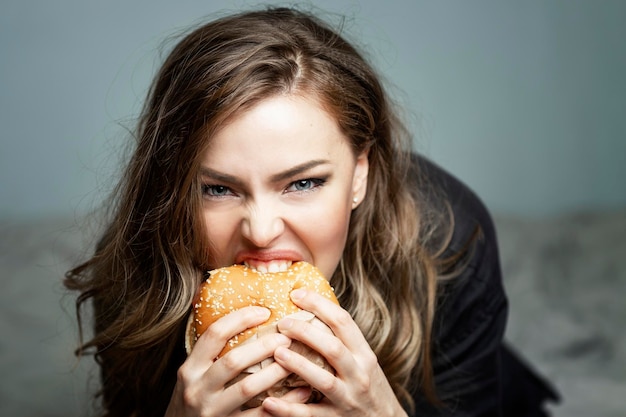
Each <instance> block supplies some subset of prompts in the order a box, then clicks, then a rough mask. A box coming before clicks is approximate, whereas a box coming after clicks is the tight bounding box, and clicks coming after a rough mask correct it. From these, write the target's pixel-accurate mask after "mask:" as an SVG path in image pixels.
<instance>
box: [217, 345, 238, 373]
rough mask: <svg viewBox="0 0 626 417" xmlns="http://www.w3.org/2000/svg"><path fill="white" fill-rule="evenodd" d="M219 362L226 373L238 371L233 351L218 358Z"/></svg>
mask: <svg viewBox="0 0 626 417" xmlns="http://www.w3.org/2000/svg"><path fill="white" fill-rule="evenodd" d="M220 361H222V366H224V368H226V369H227V370H228V371H233V370H236V369H238V366H239V358H238V355H237V354H236V352H235V351H234V350H233V351H230V352H228V353H227V354H226V355H224V356H222V357H221V358H220Z"/></svg>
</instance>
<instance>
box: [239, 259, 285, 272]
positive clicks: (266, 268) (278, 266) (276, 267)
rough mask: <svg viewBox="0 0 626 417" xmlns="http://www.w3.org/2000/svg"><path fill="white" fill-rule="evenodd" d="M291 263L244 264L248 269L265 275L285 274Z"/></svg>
mask: <svg viewBox="0 0 626 417" xmlns="http://www.w3.org/2000/svg"><path fill="white" fill-rule="evenodd" d="M291 263H292V262H291V261H270V262H263V263H258V264H252V263H248V262H247V261H246V262H244V264H245V265H246V266H247V267H248V268H252V269H254V270H256V271H258V272H261V273H263V274H267V273H268V272H272V273H273V272H284V271H286V270H288V269H289V267H290V266H291Z"/></svg>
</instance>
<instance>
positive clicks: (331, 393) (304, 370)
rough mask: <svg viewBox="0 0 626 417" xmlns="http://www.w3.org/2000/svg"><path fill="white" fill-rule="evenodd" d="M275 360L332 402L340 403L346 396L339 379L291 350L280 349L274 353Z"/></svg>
mask: <svg viewBox="0 0 626 417" xmlns="http://www.w3.org/2000/svg"><path fill="white" fill-rule="evenodd" d="M274 359H275V360H276V363H278V364H279V365H280V366H282V367H283V368H285V369H287V370H289V371H291V372H293V373H295V374H297V375H299V376H300V377H301V378H302V379H303V380H304V381H306V382H307V383H308V384H309V385H310V386H312V387H314V388H316V389H317V390H318V391H320V392H321V393H322V394H323V395H324V396H325V397H328V399H330V400H331V401H333V402H337V401H340V400H341V398H343V397H344V396H345V387H344V384H343V382H342V381H341V380H340V379H339V378H337V377H335V375H334V374H333V373H330V372H328V371H327V370H326V369H324V368H322V367H320V366H318V365H316V364H315V363H313V362H311V361H310V360H308V359H307V358H305V357H304V356H302V355H300V354H298V353H296V352H294V351H292V350H290V349H287V348H284V347H279V348H277V349H276V351H275V352H274Z"/></svg>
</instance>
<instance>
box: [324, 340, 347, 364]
mask: <svg viewBox="0 0 626 417" xmlns="http://www.w3.org/2000/svg"><path fill="white" fill-rule="evenodd" d="M344 351H345V347H344V345H343V343H341V342H340V341H339V339H333V341H332V342H330V343H328V345H327V346H326V348H325V354H326V356H327V358H328V359H330V360H331V361H333V360H339V359H340V358H341V355H343V353H344Z"/></svg>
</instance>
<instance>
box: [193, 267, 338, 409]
mask: <svg viewBox="0 0 626 417" xmlns="http://www.w3.org/2000/svg"><path fill="white" fill-rule="evenodd" d="M298 288H305V289H307V290H309V291H314V292H317V293H318V294H321V295H323V296H324V297H326V298H328V299H329V300H331V301H333V302H334V303H335V304H337V305H338V304H339V302H338V301H337V297H336V296H335V293H334V292H333V289H332V287H331V286H330V284H329V282H328V280H327V279H326V278H325V277H324V276H323V275H322V273H321V272H320V271H319V270H318V269H317V268H316V267H314V266H313V265H311V264H309V263H306V262H296V263H294V264H292V265H291V267H290V268H289V269H288V270H287V271H283V272H273V273H262V272H259V271H257V270H255V269H252V268H249V267H246V266H244V265H233V266H229V267H225V268H219V269H216V270H213V271H210V272H209V277H208V278H207V279H206V280H205V281H204V282H203V283H202V285H201V286H200V289H199V291H198V293H197V295H196V298H195V301H194V304H193V308H192V311H191V314H190V316H189V320H188V322H187V331H186V335H185V348H186V350H187V354H189V353H190V352H191V350H192V349H193V346H194V345H195V343H196V341H197V340H198V338H199V337H200V335H202V334H203V333H204V332H205V331H206V329H207V328H208V327H209V326H210V325H211V324H213V323H214V322H215V321H217V320H218V319H220V318H221V317H223V316H225V315H226V314H229V313H231V312H233V311H236V310H238V309H240V308H243V307H247V306H261V307H265V308H267V309H269V310H270V317H269V319H268V320H267V321H265V322H264V323H262V324H260V325H259V326H256V327H254V328H250V329H247V330H246V331H244V332H241V333H239V334H238V335H235V336H234V337H233V338H232V339H230V340H229V341H228V343H227V344H226V346H225V347H224V349H223V350H222V351H221V352H220V354H219V355H218V358H219V357H222V356H223V355H225V354H226V353H228V352H229V351H230V350H231V349H233V348H235V347H237V346H239V345H241V344H243V343H246V342H247V341H252V340H254V339H256V338H258V337H260V336H262V335H264V334H268V333H275V332H278V329H277V326H276V323H277V322H278V321H279V320H280V319H282V318H284V317H287V316H289V317H290V318H294V319H299V320H306V321H309V322H310V323H312V324H313V325H315V326H316V327H318V328H320V329H323V330H324V331H327V332H331V330H330V329H329V328H328V326H326V325H325V324H324V323H323V322H321V321H320V320H319V319H317V318H316V317H315V316H314V315H313V314H312V313H310V312H308V311H304V310H302V309H300V308H299V307H298V306H296V305H295V304H294V303H293V302H292V301H291V298H290V296H289V294H290V293H291V291H293V290H295V289H298ZM290 349H291V350H293V351H296V352H297V353H299V354H301V355H303V356H305V357H306V358H308V359H309V360H311V361H312V362H314V363H316V364H318V365H319V366H321V367H323V368H325V369H327V370H329V371H330V372H334V370H333V369H332V367H331V366H330V365H329V364H328V362H327V361H326V360H325V359H324V358H323V357H322V356H321V355H320V354H319V353H317V352H315V351H314V350H312V349H311V348H309V347H308V346H306V345H304V344H302V343H300V342H298V341H293V342H292V344H291V346H290ZM272 362H273V359H272V358H268V359H266V360H264V361H263V362H261V363H259V364H256V365H254V366H252V367H250V368H248V369H246V370H245V372H244V373H243V374H242V375H240V377H238V378H237V379H236V380H235V381H233V383H234V382H236V381H237V380H239V379H241V378H243V377H245V376H246V375H247V374H250V373H254V372H257V371H259V370H260V369H262V368H263V367H265V366H268V365H269V364H270V363H272ZM307 385H308V384H306V382H304V381H303V380H302V379H301V378H300V377H298V376H297V375H295V374H294V375H290V376H289V377H288V378H286V379H285V380H284V381H281V382H280V384H277V385H276V386H275V387H273V388H272V389H270V390H268V392H267V393H263V394H261V395H259V396H257V397H255V398H253V399H252V400H250V401H249V402H248V403H247V404H246V407H245V408H251V407H256V406H259V405H260V404H261V402H262V401H263V399H264V398H265V397H267V396H274V397H280V396H282V395H284V394H286V393H287V392H288V391H289V390H291V389H293V388H296V387H299V386H307ZM320 397H321V396H320V395H319V393H317V392H314V393H313V395H312V398H311V399H310V401H317V400H319V399H320Z"/></svg>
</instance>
